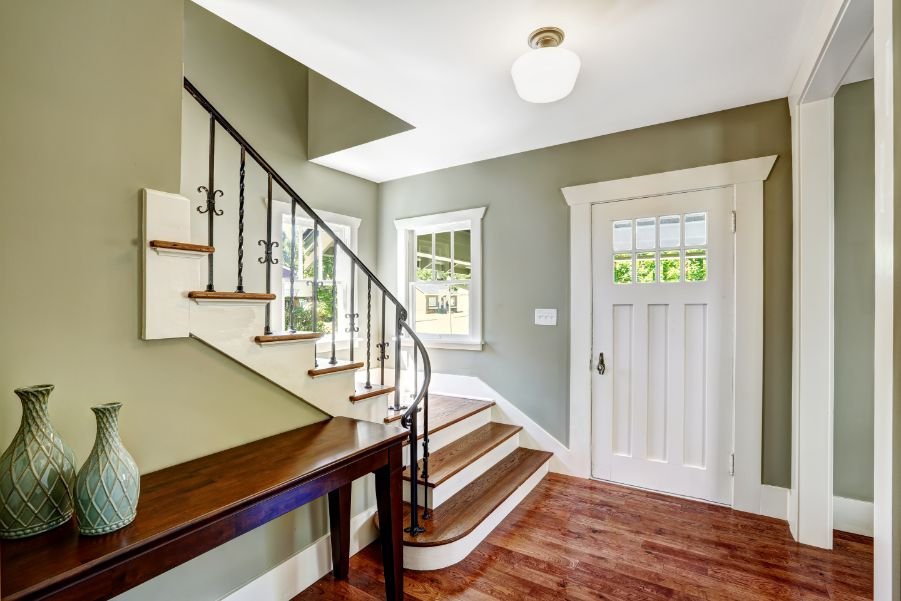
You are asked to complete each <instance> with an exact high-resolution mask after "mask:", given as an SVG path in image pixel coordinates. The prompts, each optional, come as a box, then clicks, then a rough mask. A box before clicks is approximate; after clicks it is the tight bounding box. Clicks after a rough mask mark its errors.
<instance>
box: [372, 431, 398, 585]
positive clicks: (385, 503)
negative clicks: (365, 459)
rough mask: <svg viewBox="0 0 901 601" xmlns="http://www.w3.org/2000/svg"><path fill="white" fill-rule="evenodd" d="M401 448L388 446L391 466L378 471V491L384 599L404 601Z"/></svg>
mask: <svg viewBox="0 0 901 601" xmlns="http://www.w3.org/2000/svg"><path fill="white" fill-rule="evenodd" d="M401 453H402V447H401V445H396V446H394V447H392V448H391V449H389V451H388V454H389V460H388V465H386V466H385V467H383V468H380V469H378V470H376V472H375V494H376V502H377V504H378V509H379V539H380V541H381V545H382V563H384V565H385V598H386V599H387V600H388V601H402V600H403V598H404V561H403V553H404V549H403V542H404V541H403V528H404V514H403V488H402V486H403V484H402V483H403V480H402V478H401V476H402V475H403V469H404V466H403V461H402V455H401Z"/></svg>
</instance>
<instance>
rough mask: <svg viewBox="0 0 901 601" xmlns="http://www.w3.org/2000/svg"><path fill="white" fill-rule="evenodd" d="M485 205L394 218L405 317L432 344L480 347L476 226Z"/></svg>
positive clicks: (452, 346)
mask: <svg viewBox="0 0 901 601" xmlns="http://www.w3.org/2000/svg"><path fill="white" fill-rule="evenodd" d="M484 213H485V209H484V208H481V209H470V210H465V211H454V212H452V213H443V214H438V215H428V216H425V217H414V218H411V219H399V220H397V221H395V225H396V227H397V230H398V257H399V266H398V281H399V282H402V283H403V284H402V289H401V290H399V291H398V292H399V294H400V298H401V300H402V302H404V304H405V306H406V307H407V308H408V311H409V313H410V315H409V321H410V323H411V325H412V326H413V329H414V330H415V331H416V334H417V335H418V336H419V337H420V338H422V339H423V341H424V342H425V343H426V344H427V345H429V346H433V347H437V348H457V349H468V350H480V349H481V347H482V323H481V305H480V301H481V295H480V289H481V229H482V225H481V222H482V216H483V215H484Z"/></svg>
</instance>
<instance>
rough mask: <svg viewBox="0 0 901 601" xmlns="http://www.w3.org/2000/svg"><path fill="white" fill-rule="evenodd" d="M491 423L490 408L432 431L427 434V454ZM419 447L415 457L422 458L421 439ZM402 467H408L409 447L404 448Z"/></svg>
mask: <svg viewBox="0 0 901 601" xmlns="http://www.w3.org/2000/svg"><path fill="white" fill-rule="evenodd" d="M489 422H491V407H486V408H485V409H483V410H482V411H479V412H478V413H474V414H472V415H470V416H469V417H467V418H466V419H461V420H460V421H458V422H456V423H454V424H451V425H449V426H447V427H445V428H441V429H440V430H437V431H435V430H432V432H431V433H430V434H429V453H434V452H435V451H437V450H438V449H440V448H442V447H446V446H447V445H449V444H450V443H452V442H454V441H455V440H457V439H458V438H462V437H464V436H466V435H467V434H469V433H470V432H472V431H474V430H478V429H479V428H481V427H482V426H484V425H486V424H488V423H489ZM418 444H419V447H417V449H416V453H417V455H418V456H419V457H420V458H421V457H422V439H421V438H420V439H419V443H418ZM404 465H410V448H409V445H407V446H404Z"/></svg>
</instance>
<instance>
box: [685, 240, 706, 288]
mask: <svg viewBox="0 0 901 601" xmlns="http://www.w3.org/2000/svg"><path fill="white" fill-rule="evenodd" d="M685 281H686V282H706V281H707V249H706V248H691V249H687V250H686V251H685Z"/></svg>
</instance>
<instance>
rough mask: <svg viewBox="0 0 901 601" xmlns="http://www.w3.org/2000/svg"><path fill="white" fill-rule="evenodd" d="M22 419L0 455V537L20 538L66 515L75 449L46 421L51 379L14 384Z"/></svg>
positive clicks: (61, 521)
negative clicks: (20, 386) (43, 382)
mask: <svg viewBox="0 0 901 601" xmlns="http://www.w3.org/2000/svg"><path fill="white" fill-rule="evenodd" d="M15 392H16V394H17V395H18V397H19V399H20V400H21V401H22V422H21V423H20V425H19V430H18V432H16V435H15V436H14V437H13V440H12V443H11V444H10V445H9V447H8V448H7V449H6V451H4V452H3V455H0V538H6V539H10V538H24V537H26V536H32V535H34V534H40V533H41V532H46V531H47V530H50V529H52V528H56V527H57V526H59V525H61V524H65V523H66V522H67V521H69V518H71V517H72V512H73V507H74V505H73V492H74V489H75V454H74V453H72V451H71V449H69V447H67V446H66V444H65V443H64V442H63V439H62V438H60V436H59V434H57V433H56V431H55V430H54V429H53V426H52V425H50V414H49V412H48V411H47V401H48V399H49V397H50V393H51V392H53V385H52V384H43V385H40V386H29V387H27V388H17V389H16V391H15Z"/></svg>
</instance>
